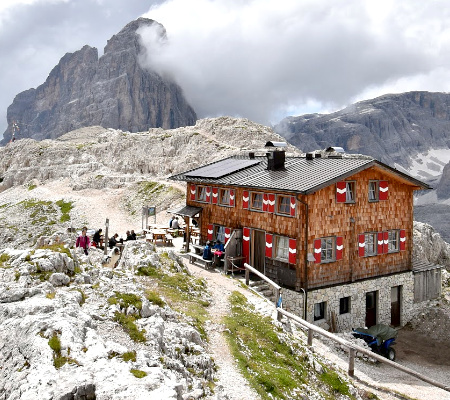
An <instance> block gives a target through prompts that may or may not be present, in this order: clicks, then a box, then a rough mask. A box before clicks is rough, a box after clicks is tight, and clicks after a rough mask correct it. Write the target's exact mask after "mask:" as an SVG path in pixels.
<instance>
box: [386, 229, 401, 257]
mask: <svg viewBox="0 0 450 400" xmlns="http://www.w3.org/2000/svg"><path fill="white" fill-rule="evenodd" d="M396 251H399V231H398V230H392V231H388V253H395V252H396Z"/></svg>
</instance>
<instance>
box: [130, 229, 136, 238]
mask: <svg viewBox="0 0 450 400" xmlns="http://www.w3.org/2000/svg"><path fill="white" fill-rule="evenodd" d="M130 236H131V240H136V234H135V233H134V231H133V229H132V230H131V235H130Z"/></svg>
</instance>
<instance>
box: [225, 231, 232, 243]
mask: <svg viewBox="0 0 450 400" xmlns="http://www.w3.org/2000/svg"><path fill="white" fill-rule="evenodd" d="M230 236H231V228H225V243H224V244H226V243H227V242H228V240H230Z"/></svg>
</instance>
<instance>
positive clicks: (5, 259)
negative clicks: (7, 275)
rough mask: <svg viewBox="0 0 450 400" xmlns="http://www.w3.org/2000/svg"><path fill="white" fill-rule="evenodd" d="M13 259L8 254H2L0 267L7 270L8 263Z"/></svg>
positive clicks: (0, 255)
mask: <svg viewBox="0 0 450 400" xmlns="http://www.w3.org/2000/svg"><path fill="white" fill-rule="evenodd" d="M10 259H11V256H10V255H9V254H6V253H2V254H0V267H1V268H5V266H6V264H7V263H8V261H9V260H10Z"/></svg>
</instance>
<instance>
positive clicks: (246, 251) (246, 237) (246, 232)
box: [242, 228, 250, 264]
mask: <svg viewBox="0 0 450 400" xmlns="http://www.w3.org/2000/svg"><path fill="white" fill-rule="evenodd" d="M242 256H243V257H245V259H244V262H246V263H247V264H248V263H249V262H250V228H243V229H242Z"/></svg>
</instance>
